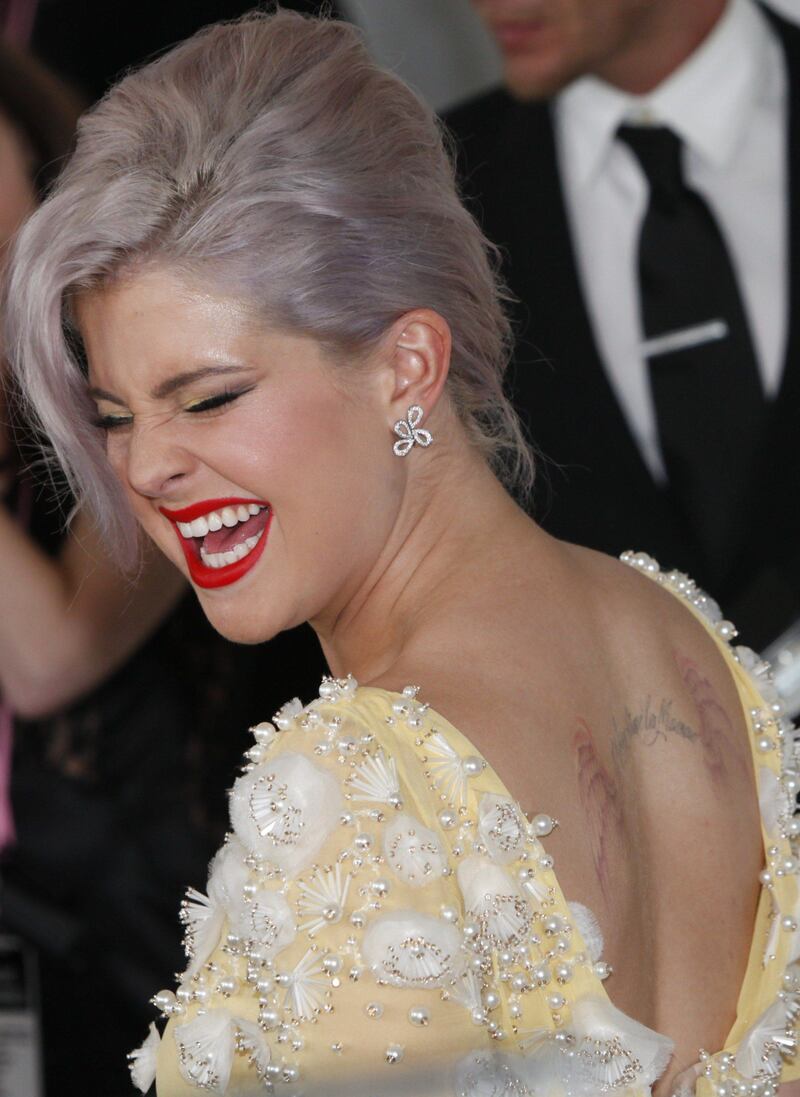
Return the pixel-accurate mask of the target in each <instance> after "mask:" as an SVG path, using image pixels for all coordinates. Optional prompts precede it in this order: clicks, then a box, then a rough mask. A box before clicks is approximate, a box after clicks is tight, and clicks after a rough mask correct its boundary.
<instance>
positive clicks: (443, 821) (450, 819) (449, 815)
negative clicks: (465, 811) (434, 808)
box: [439, 808, 458, 830]
mask: <svg viewBox="0 0 800 1097" xmlns="http://www.w3.org/2000/svg"><path fill="white" fill-rule="evenodd" d="M457 822H458V816H457V815H456V813H455V812H454V811H450V810H448V809H447V808H445V809H444V811H440V812H439V826H440V827H441V828H442V830H452V829H453V827H454V826H455V825H456V823H457Z"/></svg>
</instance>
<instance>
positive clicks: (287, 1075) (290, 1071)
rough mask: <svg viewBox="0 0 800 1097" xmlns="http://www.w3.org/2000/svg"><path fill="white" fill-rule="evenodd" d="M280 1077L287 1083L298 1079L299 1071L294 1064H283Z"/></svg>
mask: <svg viewBox="0 0 800 1097" xmlns="http://www.w3.org/2000/svg"><path fill="white" fill-rule="evenodd" d="M281 1077H282V1078H283V1080H284V1082H286V1083H287V1085H289V1084H291V1083H292V1082H299V1081H300V1071H299V1069H298V1068H297V1067H296V1066H285V1067H283V1069H282V1071H281Z"/></svg>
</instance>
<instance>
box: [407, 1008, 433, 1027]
mask: <svg viewBox="0 0 800 1097" xmlns="http://www.w3.org/2000/svg"><path fill="white" fill-rule="evenodd" d="M408 1019H409V1021H410V1022H411V1024H412V1025H417V1026H418V1027H419V1028H424V1027H425V1025H427V1024H430V1020H431V1013H430V1010H429V1009H426V1007H425V1006H412V1007H411V1009H410V1010H409V1011H408Z"/></svg>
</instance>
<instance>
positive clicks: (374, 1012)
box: [364, 1002, 383, 1021]
mask: <svg viewBox="0 0 800 1097" xmlns="http://www.w3.org/2000/svg"><path fill="white" fill-rule="evenodd" d="M364 1012H365V1013H366V1015H367V1017H371V1018H372V1019H373V1021H379V1020H380V1019H381V1017H383V1006H382V1005H381V1004H380V1002H367V1004H366V1005H365V1006H364Z"/></svg>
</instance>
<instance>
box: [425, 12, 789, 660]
mask: <svg viewBox="0 0 800 1097" xmlns="http://www.w3.org/2000/svg"><path fill="white" fill-rule="evenodd" d="M773 22H774V26H775V28H776V31H777V33H778V35H779V38H780V41H781V43H782V45H783V48H784V51H785V55H786V59H787V64H788V74H789V94H788V96H787V104H788V114H789V119H788V152H789V160H788V167H789V186H788V193H789V196H790V207H789V246H788V248H787V252H788V256H789V270H788V284H789V299H788V305H787V309H788V317H789V335H788V343H787V351H786V358H785V366H784V372H783V377H782V381H781V386H780V390H779V392H778V395H777V397H776V399H775V400H774V401H771V402H770V403H769V404H768V406H767V410H766V422H765V426H764V430H763V437H762V443H761V445H760V447H759V450H758V453H757V455H756V457H755V461H754V472H753V476H752V481H753V484H754V487H753V491H752V493H751V494H750V495H747V494H746V493H745V492H744V490H743V492H742V495H741V496H740V498H739V500H738V503H737V518H736V530H735V543H736V548H735V551H732V552H731V560H730V563H729V565H728V566H727V568H726V571H725V574H724V575H720V574H719V573H718V572H717V571H716V570H715V569H714V567H713V566H712V565H711V564H709V563H708V562H707V561H706V559H705V555H704V553H703V551H702V547H701V546H700V544H699V543H698V540H697V537H696V535H695V534H694V532H693V531H692V529H691V527H690V526H689V524H688V523H687V520H686V518H685V516H684V515H683V514H682V513H681V511H680V510H679V509H678V508H676V506H675V504H674V500H673V499H672V498H671V496H670V493H669V492H668V491H667V490H664V489H662V488H661V487H660V486H659V485H658V484H657V483H655V482H654V480H653V478H652V477H651V475H650V473H649V471H648V469H647V466H646V465H645V463H644V461H643V459H642V457H641V454H640V452H639V449H638V447H637V445H636V442H635V440H634V438H633V435H632V434H631V431H630V429H629V427H628V424H627V421H626V419H625V417H624V415H623V412H622V409H621V408H620V406H619V404H618V402H617V399H616V396H615V394H614V392H613V390H612V388H611V384H610V382H609V380H608V376H607V374H606V371H605V368H604V365H603V361H602V357H601V354H600V351H599V348H598V345H597V341H596V339H595V335H594V332H593V330H592V325H591V321H590V318H589V315H588V312H587V307H586V302H585V299H584V296H583V292H582V288H581V284H580V277H579V273H578V267H577V262H576V258H575V251H574V247H573V243H572V238H571V233H570V226H569V222H568V218H567V212H566V207H565V203H564V194H563V189H562V184H561V179H560V177H559V169H558V158H557V154H556V147H555V139H554V129H553V121H552V117H551V104H550V103H549V102H541V103H521V102H517V101H515V100H514V99H512V98H511V97H510V96H509V95H508V94H507V93H506V92H505V91H503V90H497V91H493V92H490V93H488V94H485V95H483V96H481V97H479V98H478V99H475V100H473V101H472V102H470V103H467V104H464V105H463V106H462V107H460V108H458V109H456V110H455V111H453V112H451V113H450V114H449V115H448V116H447V117H446V119H445V121H446V122H447V124H448V126H449V127H450V129H451V130H452V132H453V134H454V136H455V138H456V141H457V146H458V167H459V174H460V178H461V180H462V189H463V191H464V194H465V196H466V198H467V200H468V201H469V203H470V206H471V208H472V209H473V211H474V213H475V214H476V216H477V217H478V219H479V220H480V221H481V222H482V224H483V226H484V228H485V231H486V233H487V235H488V236H489V238H490V239H492V240H493V241H494V242H495V243H497V244H499V245H500V247H501V250H502V253H503V257H504V265H503V270H504V274H505V277H506V279H507V281H508V283H509V286H510V288H511V290H512V292H513V293H514V294H515V295H516V297H517V298H518V304H517V306H516V308H515V310H514V316H513V318H514V323H515V328H516V332H517V337H518V342H517V347H516V351H515V355H514V361H513V363H512V367H511V371H510V375H509V385H510V390H511V392H512V395H513V398H514V400H515V403H516V405H517V407H518V409H519V411H520V414H521V416H522V419H523V421H524V423H525V424H526V426H527V428H528V431H529V433H530V435H531V437H532V439H533V440H534V441H535V443H536V446H537V447H538V449H539V450H540V452H541V453H542V454H543V455H544V456H543V457H542V459H540V462H539V475H538V481H537V487H536V491H535V494H534V496H533V497H532V498H531V500H530V507H531V509H532V512H533V513H534V515H535V516H536V517H537V519H538V520H539V521H541V522H542V524H543V525H544V527H545V528H546V529H548V530H549V531H550V532H551V533H553V534H555V535H556V536H558V537H562V538H564V539H565V540H568V541H575V542H577V543H579V544H585V545H589V546H591V547H593V548H596V549H599V550H600V551H603V552H608V553H612V554H617V553H619V552H621V551H623V550H624V549H626V548H631V547H636V548H641V549H644V550H647V551H649V552H651V553H652V554H653V555H654V556H656V557H657V558H658V559H659V561H660V563H661V564H662V565H664V566H666V567H679V568H681V569H682V570H685V571H688V572H690V573H691V574H692V575H694V577H695V578H696V579H697V580H698V582H700V583H702V584H703V585H704V586H705V587H706V588H707V589H708V590H709V591H710V592H711V593H712V594H714V595H715V596H716V597H717V598H719V599H720V600H721V601H722V602H723V604H724V605H725V609H726V612H727V614H728V615H729V616H730V618H731V619H732V620H733V621H735V622H736V624H737V625H738V627H739V629H740V633H741V636H742V640H743V642H746V643H749V644H750V645H752V646H753V647H755V648H760V647H763V646H764V645H766V644H767V643H768V642H769V641H771V640H772V639H774V638H775V637H776V636H777V635H778V634H779V633H780V632H781V631H782V630H783V629H784V628H786V627H788V626H789V624H791V623H792V622H793V621H794V620H795V619H796V618H798V617H800V508H798V507H797V506H796V504H795V499H796V496H797V489H798V484H799V483H800V447H798V445H797V421H798V408H800V267H799V266H798V264H799V263H800V29H798V28H797V27H796V26H794V25H793V24H791V23H788V22H787V21H785V20H782V19H780V18H778V17H774V18H773Z"/></svg>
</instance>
